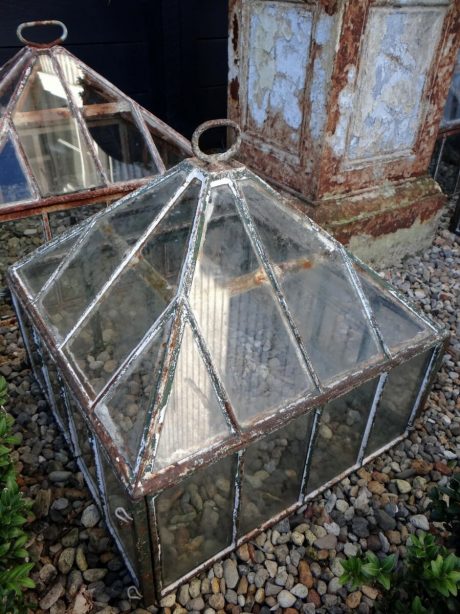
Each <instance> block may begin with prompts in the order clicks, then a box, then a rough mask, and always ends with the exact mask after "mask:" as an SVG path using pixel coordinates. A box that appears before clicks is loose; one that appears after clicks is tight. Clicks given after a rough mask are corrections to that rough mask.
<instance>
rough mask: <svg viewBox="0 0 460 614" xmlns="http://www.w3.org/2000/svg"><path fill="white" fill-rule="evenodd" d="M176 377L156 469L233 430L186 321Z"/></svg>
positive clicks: (213, 441) (207, 445) (156, 458)
mask: <svg viewBox="0 0 460 614" xmlns="http://www.w3.org/2000/svg"><path fill="white" fill-rule="evenodd" d="M173 377H174V381H173V385H172V389H171V392H170V395H169V398H168V401H167V405H166V411H165V417H164V422H163V426H162V428H161V434H160V442H159V444H158V448H157V452H156V457H155V465H154V466H155V470H158V469H161V468H162V467H166V466H167V465H171V464H172V463H175V462H178V461H180V460H183V459H184V458H187V457H188V456H191V455H192V454H193V453H195V452H198V451H200V450H203V449H204V448H207V447H209V446H211V445H212V444H213V443H215V442H216V441H218V440H219V439H222V438H223V437H225V435H226V434H227V433H229V430H230V429H229V427H228V425H227V423H226V421H225V417H224V413H223V410H222V409H221V407H220V403H219V400H218V398H217V395H216V392H215V390H214V387H213V384H212V382H211V379H210V376H209V374H208V372H207V370H206V367H205V365H204V363H203V360H202V358H201V356H200V354H199V351H198V348H197V345H196V341H195V340H194V338H193V333H192V331H191V329H190V326H189V324H186V325H185V330H184V336H183V337H182V342H181V346H180V351H179V358H178V360H177V365H176V370H175V373H174V376H173Z"/></svg>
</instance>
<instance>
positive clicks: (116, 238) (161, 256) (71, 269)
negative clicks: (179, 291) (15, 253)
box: [41, 176, 199, 337]
mask: <svg viewBox="0 0 460 614" xmlns="http://www.w3.org/2000/svg"><path fill="white" fill-rule="evenodd" d="M198 185H199V184H198ZM175 186H176V178H175V177H174V176H173V177H170V178H168V179H167V180H166V181H164V182H161V183H160V184H159V185H158V186H157V187H156V189H152V190H151V191H149V192H146V193H145V194H144V195H143V196H142V197H141V198H140V199H136V200H133V201H129V202H127V203H124V204H123V205H121V206H120V207H116V208H114V209H113V210H112V211H108V212H107V213H105V214H104V215H102V216H101V217H100V219H99V221H98V222H97V223H96V224H95V225H94V227H93V228H91V230H90V231H89V232H88V233H87V236H86V238H85V240H84V242H83V243H82V245H81V246H80V247H79V249H78V250H77V251H76V252H75V254H74V255H73V256H72V257H71V259H70V261H69V264H68V266H67V267H66V268H65V269H63V271H62V272H61V274H60V275H59V276H58V277H57V278H56V279H55V280H54V282H53V283H52V285H51V286H50V287H49V289H48V290H47V292H46V294H45V295H44V296H43V298H42V300H41V306H42V308H43V309H44V311H45V312H46V314H47V316H48V318H49V321H50V323H51V324H52V325H53V326H55V327H56V329H57V331H58V332H59V335H60V336H61V337H65V336H66V335H67V333H69V331H70V330H71V329H72V328H73V327H74V326H75V324H76V323H77V321H78V319H79V317H80V316H81V314H82V313H83V311H84V310H85V308H86V307H87V305H89V304H90V303H91V301H93V300H94V298H95V297H96V295H97V294H98V292H100V290H101V288H102V287H103V285H104V284H105V283H106V282H107V281H108V280H109V279H110V277H111V275H112V274H113V272H114V271H115V269H116V268H117V267H118V266H119V265H120V264H121V262H122V261H123V259H124V258H125V257H126V256H127V254H128V253H129V250H130V249H131V248H132V246H133V245H134V244H135V242H136V241H137V240H138V239H139V238H140V236H141V235H142V234H143V233H144V232H146V231H147V230H148V228H149V225H150V224H151V223H152V222H153V221H154V220H155V217H156V215H155V214H158V213H159V211H160V209H161V207H162V206H164V204H165V203H167V202H168V200H169V199H170V198H171V197H172V196H173V195H174V193H175ZM197 189H198V188H197V186H196V183H193V186H191V187H190V188H189V189H188V190H186V191H185V193H184V194H183V195H182V198H181V199H179V201H178V202H177V203H176V204H175V205H174V206H173V207H172V209H171V210H170V211H169V213H168V214H167V215H166V216H165V217H164V218H163V220H162V221H161V222H160V223H159V225H158V227H157V228H156V229H155V230H154V231H153V233H152V236H151V238H150V239H148V241H147V242H146V244H145V245H144V247H143V249H142V252H141V255H142V256H143V257H142V258H141V257H139V256H140V255H139V254H135V255H133V262H135V264H136V267H137V269H138V270H139V272H140V273H141V275H142V277H143V278H144V283H147V284H148V285H149V286H151V288H152V289H153V290H156V291H158V292H159V294H161V296H162V297H163V299H164V300H166V301H169V300H170V299H171V297H172V296H173V294H174V292H175V285H176V282H177V277H178V275H179V273H180V268H181V264H182V258H183V257H184V251H185V250H186V241H187V238H188V233H189V232H190V228H191V224H192V220H193V216H194V213H195V208H196V205H197ZM177 227H179V230H176V232H171V228H174V229H176V228H177ZM154 256H156V258H155V257H154ZM95 262H97V266H94V263H95ZM173 264H174V265H175V266H173ZM128 266H129V264H128ZM166 273H167V274H168V275H167V276H166ZM151 324H153V322H151V323H150V325H151ZM150 325H149V326H150Z"/></svg>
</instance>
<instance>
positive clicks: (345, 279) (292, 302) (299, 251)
mask: <svg viewBox="0 0 460 614" xmlns="http://www.w3.org/2000/svg"><path fill="white" fill-rule="evenodd" d="M243 192H244V196H245V198H246V201H247V204H248V207H249V210H250V213H251V214H252V216H253V220H254V222H255V224H256V227H257V230H258V232H259V234H260V237H261V239H262V242H263V244H264V246H265V249H266V251H267V253H268V255H269V257H270V259H271V260H272V261H273V262H274V263H275V264H276V267H275V270H276V273H277V274H278V279H279V281H280V283H281V288H282V290H283V293H284V296H285V298H286V301H287V305H288V307H289V309H290V311H291V313H292V315H293V317H294V320H295V322H296V325H297V328H298V330H299V333H300V336H301V338H302V340H303V343H304V346H305V348H306V350H307V352H308V353H309V355H310V357H311V359H312V363H313V367H314V368H315V370H316V372H317V374H318V375H319V377H320V379H321V380H323V381H327V380H330V379H332V378H334V377H337V376H339V375H343V374H344V373H346V372H348V371H355V370H356V369H357V368H359V367H362V366H363V365H364V364H368V363H370V362H376V361H377V360H378V359H379V358H381V357H382V355H381V353H380V350H379V348H378V347H377V345H376V343H375V341H374V339H373V337H372V332H371V328H370V325H369V323H368V321H367V318H366V316H365V313H364V311H363V308H362V305H361V303H360V299H359V297H358V295H357V293H356V292H355V290H354V288H353V286H352V284H351V282H350V280H349V275H348V272H347V270H346V268H345V265H344V263H343V259H342V256H341V254H340V252H339V251H338V250H337V249H336V248H335V246H334V245H333V243H332V242H331V241H330V240H329V239H328V238H327V236H326V235H320V234H319V233H318V232H317V231H316V230H313V229H312V228H311V227H310V226H309V224H308V222H307V221H304V222H302V221H300V220H299V219H298V218H296V217H294V216H293V215H292V214H290V213H289V212H287V211H286V210H284V209H282V208H281V207H280V206H279V205H277V204H276V203H275V201H274V200H273V199H272V197H271V196H270V195H269V194H268V193H266V192H265V191H263V190H262V189H259V187H258V186H256V184H255V182H252V181H247V182H245V183H244V185H243Z"/></svg>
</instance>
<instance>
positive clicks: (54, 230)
mask: <svg viewBox="0 0 460 614" xmlns="http://www.w3.org/2000/svg"><path fill="white" fill-rule="evenodd" d="M106 206H107V203H105V202H101V203H96V204H94V205H85V206H83V207H74V208H73V209H66V210H65V211H54V212H51V213H48V219H49V223H50V228H51V234H52V236H53V237H55V236H56V235H59V234H61V233H62V232H64V231H65V230H68V229H69V228H70V227H71V226H75V225H76V224H80V223H81V222H83V221H84V220H86V219H88V218H89V217H91V216H92V215H96V213H99V211H102V210H103V209H105V207H106Z"/></svg>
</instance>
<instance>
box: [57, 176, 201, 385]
mask: <svg viewBox="0 0 460 614" xmlns="http://www.w3.org/2000/svg"><path fill="white" fill-rule="evenodd" d="M195 189H196V186H195V185H192V186H191V187H190V188H189V190H188V191H187V192H186V193H185V194H184V195H183V197H182V198H181V199H180V200H179V201H178V202H177V203H176V204H175V205H174V206H173V207H172V209H170V211H169V212H168V213H167V214H166V215H165V217H164V218H163V219H162V220H161V222H160V223H159V224H158V226H157V227H156V228H155V230H154V231H153V232H152V235H151V237H150V238H149V239H148V241H147V242H146V243H145V245H144V246H143V248H142V249H141V251H140V253H139V254H137V255H136V256H135V257H133V261H132V263H131V265H129V264H128V266H127V267H126V268H125V269H124V271H123V272H122V273H121V274H120V275H119V277H117V279H116V280H115V281H114V283H113V285H112V286H111V287H110V288H109V290H108V291H107V292H106V293H105V294H104V295H103V296H102V298H101V299H100V302H99V303H98V304H97V305H96V306H95V307H94V309H93V310H92V312H91V313H90V315H89V317H88V319H87V320H86V321H85V323H84V324H82V326H81V328H79V329H78V330H77V331H76V333H75V334H74V335H73V337H72V338H71V339H70V341H69V342H68V343H67V344H66V348H65V351H66V352H67V353H68V355H69V357H70V358H71V359H73V360H74V361H75V362H76V364H77V365H78V366H79V368H80V370H81V371H82V373H84V374H85V376H86V377H87V378H88V380H89V382H90V385H91V387H92V389H93V390H94V392H96V393H97V392H99V391H100V390H101V389H102V387H103V386H104V384H105V383H106V382H107V381H108V379H109V377H110V376H111V375H112V374H113V372H114V371H116V369H118V367H119V366H120V365H121V363H122V362H124V360H125V359H126V358H127V357H128V355H129V354H130V352H131V351H132V350H134V348H135V347H136V346H137V345H138V343H139V342H140V341H141V339H142V338H143V337H144V336H145V334H146V333H147V331H148V330H149V329H150V328H151V327H152V326H153V325H154V324H155V322H156V320H157V318H158V317H159V315H160V314H161V313H162V312H163V311H164V309H165V308H166V307H167V305H168V304H169V303H170V301H171V300H172V298H173V296H174V294H175V292H176V289H177V283H178V279H179V275H180V271H181V263H182V260H183V258H184V257H185V254H186V251H187V250H186V246H187V244H188V236H189V234H190V231H191V227H192V223H193V218H194V215H195V211H196V206H197V200H196V198H195V196H194V195H195ZM107 228H108V229H111V228H113V226H110V225H107ZM116 235H117V233H113V235H112V245H113V244H115V242H116V241H115V237H116ZM108 236H110V233H108ZM159 245H160V246H162V247H161V249H159V248H158V246H159ZM157 252H159V254H158V255H159V257H158V258H157V257H156V255H157ZM160 256H161V259H160ZM79 257H80V258H81V260H82V262H84V259H85V254H84V253H83V252H81V251H80V252H79ZM102 264H105V262H104V261H103V260H102V261H101V262H99V263H98V267H95V266H94V261H93V260H92V259H90V260H89V261H88V263H87V267H88V273H91V274H93V272H94V274H95V275H96V272H97V280H98V282H102V281H106V280H107V273H106V274H105V275H104V274H102V273H101V268H102ZM79 273H80V274H82V275H83V276H84V279H85V281H86V280H87V279H88V276H87V275H86V274H85V273H84V269H83V268H82V266H81V264H80V267H79ZM61 278H63V276H61ZM61 278H59V279H61ZM67 278H68V280H69V285H70V287H71V288H74V289H77V288H78V286H77V285H76V283H75V276H73V275H71V274H70V275H68V276H67ZM88 298H90V296H89V295H88ZM66 309H67V313H66V316H67V317H68V308H67V307H66ZM62 311H63V309H62V308H58V303H57V302H56V303H55V304H54V305H53V310H52V315H53V317H56V316H55V315H54V314H56V315H60V314H61V312H62ZM73 324H75V317H74V321H73ZM66 325H67V326H68V324H67V323H66ZM59 327H60V328H59V330H65V328H64V327H63V326H62V325H61V323H59ZM89 392H90V394H91V390H89Z"/></svg>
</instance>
